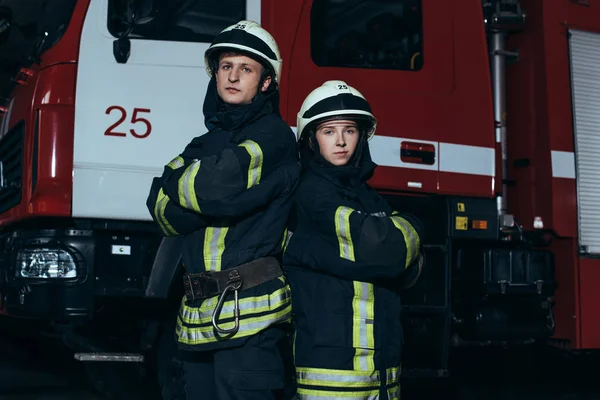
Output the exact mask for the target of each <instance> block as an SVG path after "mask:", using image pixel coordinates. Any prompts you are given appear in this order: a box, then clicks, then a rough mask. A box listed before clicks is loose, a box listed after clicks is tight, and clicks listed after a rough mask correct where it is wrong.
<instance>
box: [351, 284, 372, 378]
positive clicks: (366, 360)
mask: <svg viewBox="0 0 600 400" xmlns="http://www.w3.org/2000/svg"><path fill="white" fill-rule="evenodd" d="M352 313H353V323H352V347H354V349H355V355H354V369H355V370H356V371H373V370H374V369H375V360H374V355H375V350H374V349H375V335H374V331H373V323H374V319H375V294H374V290H373V285H372V284H370V283H366V282H356V281H355V282H354V299H353V300H352Z"/></svg>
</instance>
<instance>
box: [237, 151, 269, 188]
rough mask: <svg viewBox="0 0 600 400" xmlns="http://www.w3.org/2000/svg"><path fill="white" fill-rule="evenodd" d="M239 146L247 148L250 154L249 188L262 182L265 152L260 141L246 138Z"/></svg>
mask: <svg viewBox="0 0 600 400" xmlns="http://www.w3.org/2000/svg"><path fill="white" fill-rule="evenodd" d="M239 146H240V147H243V148H245V149H246V151H247V152H248V154H249V155H250V165H248V189H250V188H251V187H252V186H254V185H258V184H259V183H260V177H261V174H262V165H263V152H262V149H261V148H260V146H259V145H258V143H256V142H255V141H253V140H244V141H243V142H242V143H240V144H239Z"/></svg>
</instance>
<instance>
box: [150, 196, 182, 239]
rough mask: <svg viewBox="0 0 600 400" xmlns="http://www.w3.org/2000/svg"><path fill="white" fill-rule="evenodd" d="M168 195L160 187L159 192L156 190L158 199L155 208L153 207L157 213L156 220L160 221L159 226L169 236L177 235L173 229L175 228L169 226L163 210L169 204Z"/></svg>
mask: <svg viewBox="0 0 600 400" xmlns="http://www.w3.org/2000/svg"><path fill="white" fill-rule="evenodd" d="M169 201H170V199H169V196H167V195H166V194H165V193H164V192H163V190H162V188H161V189H160V192H158V201H157V202H156V209H155V213H156V212H157V213H158V214H157V215H156V218H157V220H159V221H160V224H159V225H161V227H163V231H164V232H165V234H166V235H167V236H171V235H177V234H178V233H177V231H176V230H175V228H173V227H172V226H171V224H170V223H169V221H168V220H167V217H166V216H165V210H166V209H167V205H168V204H169Z"/></svg>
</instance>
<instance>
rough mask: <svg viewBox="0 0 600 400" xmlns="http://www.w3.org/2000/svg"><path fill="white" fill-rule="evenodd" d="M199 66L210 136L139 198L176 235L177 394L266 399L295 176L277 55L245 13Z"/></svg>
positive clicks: (272, 389)
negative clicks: (179, 272)
mask: <svg viewBox="0 0 600 400" xmlns="http://www.w3.org/2000/svg"><path fill="white" fill-rule="evenodd" d="M205 62H206V67H207V72H208V74H209V76H211V81H210V84H209V87H208V91H207V94H206V99H205V103H204V114H205V123H206V126H207V128H208V129H209V132H208V133H206V134H204V135H202V136H199V137H196V138H194V139H193V140H192V141H191V143H189V144H188V145H187V147H186V148H185V150H184V151H183V153H181V154H180V155H178V156H177V157H175V158H174V159H173V160H172V161H171V162H170V163H169V164H168V165H167V166H166V167H165V169H164V172H163V175H162V176H161V177H160V178H155V179H154V181H153V184H152V188H151V192H150V195H149V197H148V201H147V206H148V208H149V210H150V212H151V214H152V215H153V218H154V220H155V221H156V223H158V225H159V226H160V228H161V229H162V231H163V233H164V234H165V235H167V236H172V235H184V248H183V264H184V267H185V274H184V289H185V297H184V298H183V299H182V304H181V307H180V310H179V314H178V318H177V327H176V340H177V342H178V344H179V348H180V350H182V354H184V359H185V361H184V371H185V379H186V396H187V398H188V399H194V400H198V399H211V400H212V399H218V400H226V399H227V400H228V399H275V398H279V396H280V395H281V392H282V391H283V386H284V368H283V362H282V357H281V355H280V353H279V351H278V345H279V344H280V342H281V341H282V340H283V339H284V335H285V330H284V328H285V327H286V325H287V326H290V323H291V299H290V288H289V286H288V284H287V282H286V279H285V277H284V275H283V272H282V269H281V264H280V261H281V254H282V249H283V244H284V236H285V228H286V227H285V223H286V219H287V216H288V214H289V210H290V207H291V201H290V196H291V194H292V193H293V191H294V189H295V186H296V183H297V181H298V178H299V174H300V166H299V163H298V154H297V146H296V140H295V137H294V133H293V132H292V130H291V129H290V127H289V126H288V125H287V124H286V123H285V122H284V121H283V120H282V119H281V117H280V114H279V89H278V79H279V78H280V76H281V75H280V74H281V63H282V62H281V58H280V55H279V49H278V46H277V44H276V42H275V40H274V39H273V37H272V36H271V35H270V34H269V33H268V32H267V31H266V30H265V29H263V28H262V27H261V26H260V25H259V24H258V23H256V22H253V21H240V22H239V23H237V24H235V25H232V26H229V27H227V28H226V29H224V30H223V31H222V32H221V33H220V34H219V35H218V36H217V37H216V38H215V39H214V41H213V42H212V44H211V45H210V47H209V48H208V50H207V51H206V53H205ZM191 355H193V357H192V356H191Z"/></svg>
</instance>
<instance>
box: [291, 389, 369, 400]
mask: <svg viewBox="0 0 600 400" xmlns="http://www.w3.org/2000/svg"><path fill="white" fill-rule="evenodd" d="M296 393H297V395H296V399H298V400H339V399H349V400H379V398H380V397H379V390H375V389H374V390H361V391H356V392H355V391H348V392H342V391H329V390H315V389H305V388H298V390H297V392H296Z"/></svg>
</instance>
